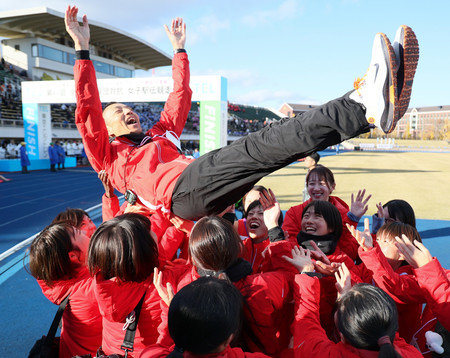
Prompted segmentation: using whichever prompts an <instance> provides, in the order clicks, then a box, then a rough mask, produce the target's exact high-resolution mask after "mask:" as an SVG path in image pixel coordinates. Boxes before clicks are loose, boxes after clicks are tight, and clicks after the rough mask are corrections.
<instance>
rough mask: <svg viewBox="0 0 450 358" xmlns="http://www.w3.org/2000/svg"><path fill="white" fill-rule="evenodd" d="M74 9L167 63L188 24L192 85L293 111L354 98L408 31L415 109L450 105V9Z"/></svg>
mask: <svg viewBox="0 0 450 358" xmlns="http://www.w3.org/2000/svg"><path fill="white" fill-rule="evenodd" d="M67 5H68V3H67V2H66V1H61V0H49V1H42V0H22V1H20V2H14V1H9V2H6V1H4V2H3V3H2V6H1V10H2V11H5V10H13V9H19V8H20V9H23V8H31V7H38V6H47V7H49V8H51V9H54V10H57V11H61V12H63V11H64V10H65V8H66V7H67ZM73 5H77V6H78V7H79V9H80V12H81V14H87V16H88V19H92V20H95V21H99V22H102V23H104V24H111V25H112V26H114V27H116V28H118V29H120V30H125V31H127V32H129V33H132V34H134V35H136V36H138V37H140V38H142V39H144V40H146V41H148V42H150V43H151V44H153V45H155V46H156V47H158V48H159V49H161V50H163V51H165V52H167V53H171V45H170V43H169V41H168V39H167V38H166V34H165V32H164V29H163V26H162V25H163V24H169V23H170V21H171V19H172V18H173V17H176V16H180V17H183V18H184V20H185V22H186V23H187V43H186V49H187V51H188V54H189V58H190V62H191V72H192V75H208V74H214V75H221V76H223V77H226V78H227V80H228V99H229V100H230V101H231V102H235V103H242V104H250V105H258V106H259V105H260V106H266V107H272V108H276V109H278V108H279V107H280V106H281V105H282V104H283V102H292V103H310V104H320V103H324V102H326V101H328V100H330V99H333V98H335V97H338V96H340V95H342V94H344V93H345V92H347V91H348V90H351V89H352V85H353V81H354V79H355V78H356V77H359V76H362V75H364V72H365V71H366V69H367V67H368V65H369V62H370V57H371V48H372V41H373V38H374V36H375V34H376V33H377V32H384V33H386V34H387V35H388V37H389V38H390V39H391V41H392V42H393V40H394V37H395V32H396V30H397V28H398V26H399V25H402V24H406V25H409V26H411V27H412V28H413V30H414V31H415V33H416V35H417V37H418V39H419V44H420V61H419V67H418V71H417V75H416V79H415V82H414V87H413V96H412V99H411V105H412V106H419V107H420V106H433V105H450V91H449V90H448V87H449V84H450V40H449V39H450V24H449V20H448V16H449V13H450V1H446V0H440V1H432V0H430V1H423V0H422V1H418V0H394V1H393V0H376V1H370V0H366V1H363V0H328V1H321V0H284V1H273V0H272V1H267V0H257V1H256V0H240V1H236V0H228V1H227V0H226V1H218V0H177V1H176V0H163V1H161V0H158V1H153V0H151V1H149V0H143V1H140V0H128V1H123V0H122V1H118V0H107V1H106V0H95V1H92V0H80V1H78V2H77V3H75V4H73ZM139 72H142V71H139ZM137 75H139V76H143V75H148V76H151V75H152V74H151V72H150V73H138V74H137ZM155 75H156V76H167V75H170V67H164V68H157V69H156V70H155Z"/></svg>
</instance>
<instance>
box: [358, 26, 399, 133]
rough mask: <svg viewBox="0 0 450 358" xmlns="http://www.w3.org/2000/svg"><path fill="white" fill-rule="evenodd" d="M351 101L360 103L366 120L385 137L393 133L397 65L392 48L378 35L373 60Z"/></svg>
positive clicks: (396, 111)
mask: <svg viewBox="0 0 450 358" xmlns="http://www.w3.org/2000/svg"><path fill="white" fill-rule="evenodd" d="M354 88H355V91H354V92H352V93H351V94H350V98H351V99H353V100H355V101H356V102H358V103H361V104H362V105H363V106H364V108H365V110H366V119H367V121H368V122H369V124H372V125H374V126H376V127H378V128H380V129H382V130H383V131H384V132H385V133H390V132H392V131H393V130H394V127H395V124H396V121H395V120H394V116H395V114H396V113H398V110H397V108H396V107H397V102H398V96H397V64H396V61H395V54H394V50H393V48H392V45H391V43H390V41H389V39H388V38H387V36H386V35H385V34H382V33H378V34H376V35H375V40H374V42H373V47H372V60H371V62H370V66H369V69H368V70H367V72H366V74H365V75H364V77H363V78H358V79H356V81H355V83H354Z"/></svg>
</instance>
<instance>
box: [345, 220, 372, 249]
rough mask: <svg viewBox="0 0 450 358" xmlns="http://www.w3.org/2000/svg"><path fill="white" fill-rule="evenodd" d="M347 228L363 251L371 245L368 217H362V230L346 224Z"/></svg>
mask: <svg viewBox="0 0 450 358" xmlns="http://www.w3.org/2000/svg"><path fill="white" fill-rule="evenodd" d="M347 228H348V230H349V231H350V233H351V234H352V236H353V237H354V238H355V239H356V241H358V244H359V246H361V247H362V249H363V250H364V251H368V250H370V249H371V248H372V247H373V238H372V235H371V234H370V223H369V219H368V218H365V219H364V231H359V230H356V229H355V228H354V227H353V226H351V225H349V224H347Z"/></svg>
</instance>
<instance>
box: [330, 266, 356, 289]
mask: <svg viewBox="0 0 450 358" xmlns="http://www.w3.org/2000/svg"><path fill="white" fill-rule="evenodd" d="M334 276H335V277H336V289H337V291H338V298H339V297H341V296H342V295H343V294H344V293H345V292H347V291H348V290H349V289H350V288H352V281H351V278H350V277H351V276H350V271H349V269H348V268H347V266H346V265H345V263H342V264H341V266H340V267H339V269H338V271H337V272H336V273H335V274H334Z"/></svg>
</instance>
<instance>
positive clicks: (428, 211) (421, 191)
mask: <svg viewBox="0 0 450 358" xmlns="http://www.w3.org/2000/svg"><path fill="white" fill-rule="evenodd" d="M320 164H322V165H325V166H327V167H328V168H330V169H331V170H332V171H333V173H334V175H335V180H336V190H335V191H334V192H333V194H332V195H336V196H338V197H340V198H341V199H343V200H345V201H346V202H347V203H348V204H349V205H350V202H351V194H352V193H354V192H355V191H357V190H358V189H361V188H365V189H366V190H367V192H368V193H371V194H372V199H370V201H369V210H368V212H367V214H366V215H372V214H374V213H375V212H376V207H375V204H376V203H377V202H381V203H382V204H384V203H385V202H387V201H389V200H391V199H403V200H406V201H407V202H409V203H410V204H411V206H412V207H413V208H414V211H415V213H416V217H417V218H418V219H434V220H450V207H449V203H450V190H449V185H450V154H448V153H395V152H394V153H385V152H345V153H342V154H340V155H338V156H335V155H333V156H328V157H322V158H321V160H320ZM305 175H306V170H305V169H304V166H303V163H296V164H293V165H290V166H289V167H286V168H283V169H281V170H279V171H277V172H275V173H273V174H272V175H270V176H268V177H265V178H263V179H262V180H261V181H260V183H259V184H261V185H264V186H266V187H269V188H272V190H273V191H274V193H275V195H276V196H277V199H278V201H279V202H280V204H281V208H282V209H283V210H287V209H289V208H290V207H291V206H292V205H296V204H298V203H300V201H301V192H302V190H303V186H304V181H305Z"/></svg>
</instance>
